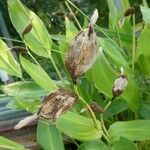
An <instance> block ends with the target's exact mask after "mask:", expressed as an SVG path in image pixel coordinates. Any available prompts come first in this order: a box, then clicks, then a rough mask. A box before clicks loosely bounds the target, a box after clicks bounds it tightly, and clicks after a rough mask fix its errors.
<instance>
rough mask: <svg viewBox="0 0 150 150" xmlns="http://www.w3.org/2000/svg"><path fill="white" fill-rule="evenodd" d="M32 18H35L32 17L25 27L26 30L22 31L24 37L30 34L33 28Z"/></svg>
mask: <svg viewBox="0 0 150 150" xmlns="http://www.w3.org/2000/svg"><path fill="white" fill-rule="evenodd" d="M32 20H33V18H31V19H30V21H29V23H28V25H27V26H26V27H25V29H24V31H23V32H22V37H24V35H25V34H28V33H29V32H30V31H31V30H32V28H33V25H32Z"/></svg>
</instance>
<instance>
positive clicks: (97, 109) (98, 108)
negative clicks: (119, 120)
mask: <svg viewBox="0 0 150 150" xmlns="http://www.w3.org/2000/svg"><path fill="white" fill-rule="evenodd" d="M90 107H91V109H92V110H93V112H99V113H103V112H104V110H103V108H102V107H101V106H100V105H99V104H98V103H96V102H92V103H90ZM86 111H88V108H87V107H85V108H83V109H82V110H81V111H80V113H84V112H86Z"/></svg>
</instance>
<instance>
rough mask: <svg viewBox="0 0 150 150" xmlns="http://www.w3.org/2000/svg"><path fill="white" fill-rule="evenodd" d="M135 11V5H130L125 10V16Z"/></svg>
mask: <svg viewBox="0 0 150 150" xmlns="http://www.w3.org/2000/svg"><path fill="white" fill-rule="evenodd" d="M134 13H135V9H134V8H133V7H130V8H128V9H127V10H126V11H125V12H124V16H125V17H127V16H129V15H133V14H134Z"/></svg>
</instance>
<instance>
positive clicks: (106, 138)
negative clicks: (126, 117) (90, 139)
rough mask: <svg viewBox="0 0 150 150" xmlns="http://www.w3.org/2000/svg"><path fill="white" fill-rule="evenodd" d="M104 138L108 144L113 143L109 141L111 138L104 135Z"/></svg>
mask: <svg viewBox="0 0 150 150" xmlns="http://www.w3.org/2000/svg"><path fill="white" fill-rule="evenodd" d="M103 137H104V138H105V140H106V141H107V142H108V143H111V141H110V140H109V138H108V137H107V136H106V135H105V134H104V133H103Z"/></svg>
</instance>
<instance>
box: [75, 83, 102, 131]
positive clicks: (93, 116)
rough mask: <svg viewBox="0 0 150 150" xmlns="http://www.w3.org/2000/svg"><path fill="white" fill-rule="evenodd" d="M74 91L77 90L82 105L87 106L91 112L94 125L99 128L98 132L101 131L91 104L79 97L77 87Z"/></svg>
mask: <svg viewBox="0 0 150 150" xmlns="http://www.w3.org/2000/svg"><path fill="white" fill-rule="evenodd" d="M74 90H75V92H76V94H77V95H78V97H79V99H80V100H81V101H82V103H83V104H84V105H86V107H87V109H88V110H89V111H90V113H91V116H92V120H93V123H94V124H95V127H96V128H97V130H100V128H99V125H98V123H97V121H96V116H95V114H94V112H93V111H92V109H91V107H90V106H89V104H88V103H87V102H86V101H85V100H84V99H83V98H82V97H81V96H80V95H79V92H78V89H77V86H76V85H74Z"/></svg>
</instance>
